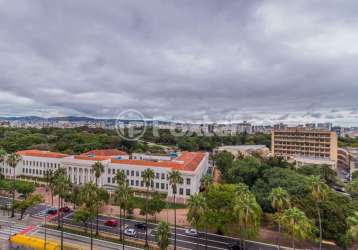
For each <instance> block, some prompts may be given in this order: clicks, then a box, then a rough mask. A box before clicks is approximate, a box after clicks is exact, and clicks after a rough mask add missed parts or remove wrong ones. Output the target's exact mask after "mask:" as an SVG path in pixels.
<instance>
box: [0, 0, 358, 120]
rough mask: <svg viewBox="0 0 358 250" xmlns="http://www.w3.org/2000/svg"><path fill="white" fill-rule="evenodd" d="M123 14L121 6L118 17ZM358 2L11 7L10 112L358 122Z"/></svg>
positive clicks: (4, 109)
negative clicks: (127, 112) (357, 66)
mask: <svg viewBox="0 0 358 250" xmlns="http://www.w3.org/2000/svg"><path fill="white" fill-rule="evenodd" d="M114 10H115V11H114ZM357 10H358V4H357V3H356V2H355V1H344V2H341V1H330V2H329V3H327V2H326V1H314V2H313V3H312V1H299V2H287V1H225V2H224V3H223V2H222V1H195V3H192V2H185V1H184V2H183V1H180V2H165V3H164V2H163V1H151V2H150V3H145V4H143V3H142V2H137V1H131V2H121V1H110V2H107V4H106V5H104V4H98V3H96V2H88V1H86V2H84V1H78V2H76V3H71V4H68V3H66V2H62V1H61V2H57V3H56V4H51V5H50V4H46V3H45V2H42V1H38V2H30V1H28V2H21V3H20V2H17V1H0V16H1V18H0V20H1V22H0V27H1V28H0V36H1V37H2V39H1V41H0V55H1V59H0V65H1V69H2V70H1V72H2V74H0V116H28V115H38V116H44V117H52V116H67V115H75V116H90V117H97V118H116V117H117V115H118V114H119V113H120V112H122V111H123V110H127V109H135V110H138V111H140V112H142V113H143V114H144V115H145V116H146V117H148V118H153V119H159V120H183V121H185V120H192V121H196V120H202V119H203V118H205V119H208V120H209V121H223V120H224V121H225V120H232V121H249V122H252V123H255V124H274V123H279V122H284V123H289V124H298V123H302V124H304V123H309V122H332V123H333V124H336V125H341V126H356V125H358V122H357V121H358V101H357V98H356V96H357V94H358V87H357V83H356V79H357V77H358V75H357V74H358V73H357V72H356V70H355V64H356V63H357V56H356V55H357V54H358V47H357V44H358V42H357V41H358V36H357V34H356V28H357V26H358V19H357V17H356V14H355V13H356V12H357Z"/></svg>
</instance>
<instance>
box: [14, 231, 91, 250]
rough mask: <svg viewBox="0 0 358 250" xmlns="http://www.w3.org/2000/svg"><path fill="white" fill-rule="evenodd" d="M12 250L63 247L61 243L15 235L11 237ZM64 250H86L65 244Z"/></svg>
mask: <svg viewBox="0 0 358 250" xmlns="http://www.w3.org/2000/svg"><path fill="white" fill-rule="evenodd" d="M9 241H10V242H11V246H12V249H20V250H60V249H61V246H60V244H59V243H57V242H55V241H50V240H47V241H46V248H45V241H44V240H43V239H42V238H39V237H35V236H29V235H25V234H15V235H13V236H11V237H10V240H9ZM63 249H64V250H84V249H82V248H81V247H78V246H75V245H70V244H64V246H63Z"/></svg>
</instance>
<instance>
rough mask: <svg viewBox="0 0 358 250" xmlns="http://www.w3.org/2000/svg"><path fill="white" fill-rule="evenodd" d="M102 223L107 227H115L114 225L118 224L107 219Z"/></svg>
mask: <svg viewBox="0 0 358 250" xmlns="http://www.w3.org/2000/svg"><path fill="white" fill-rule="evenodd" d="M104 225H106V226H109V227H116V226H118V221H116V220H107V221H106V223H104Z"/></svg>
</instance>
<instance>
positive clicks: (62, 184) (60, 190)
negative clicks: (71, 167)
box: [54, 168, 70, 250]
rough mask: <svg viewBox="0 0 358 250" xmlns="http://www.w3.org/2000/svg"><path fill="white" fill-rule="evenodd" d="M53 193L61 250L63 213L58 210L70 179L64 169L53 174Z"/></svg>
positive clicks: (67, 191) (68, 188) (68, 189)
mask: <svg viewBox="0 0 358 250" xmlns="http://www.w3.org/2000/svg"><path fill="white" fill-rule="evenodd" d="M54 179H55V180H54V184H55V189H54V191H55V193H56V194H57V195H58V209H59V214H58V216H57V217H58V228H61V250H63V213H62V212H61V211H60V208H61V207H62V206H63V200H64V198H65V197H66V196H67V195H68V193H69V191H70V179H69V178H68V176H67V174H66V170H65V169H64V168H59V169H57V170H56V171H55V174H54Z"/></svg>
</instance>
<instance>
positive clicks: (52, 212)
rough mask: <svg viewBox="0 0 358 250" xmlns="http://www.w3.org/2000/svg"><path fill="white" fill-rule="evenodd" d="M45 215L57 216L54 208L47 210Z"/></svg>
mask: <svg viewBox="0 0 358 250" xmlns="http://www.w3.org/2000/svg"><path fill="white" fill-rule="evenodd" d="M46 213H47V214H50V215H55V214H57V209H56V208H50V209H48V210H47V212H46Z"/></svg>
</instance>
